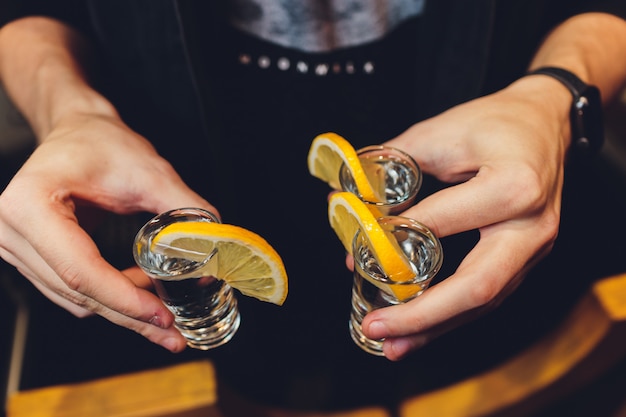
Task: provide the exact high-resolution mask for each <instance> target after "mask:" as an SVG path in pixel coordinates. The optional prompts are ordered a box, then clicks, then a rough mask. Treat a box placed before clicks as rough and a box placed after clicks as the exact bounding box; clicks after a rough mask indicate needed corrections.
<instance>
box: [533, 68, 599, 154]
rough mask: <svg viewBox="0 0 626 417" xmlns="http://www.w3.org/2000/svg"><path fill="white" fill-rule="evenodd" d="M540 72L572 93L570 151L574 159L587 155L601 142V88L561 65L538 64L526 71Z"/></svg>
mask: <svg viewBox="0 0 626 417" xmlns="http://www.w3.org/2000/svg"><path fill="white" fill-rule="evenodd" d="M533 74H543V75H548V76H550V77H552V78H555V79H556V80H558V81H560V82H561V83H562V84H563V85H564V86H565V87H567V89H568V90H569V91H570V92H571V93H572V97H573V101H572V107H571V109H570V123H571V131H572V146H571V155H572V157H573V158H574V159H578V160H584V159H589V158H590V157H592V156H593V155H595V154H596V153H598V151H600V148H602V144H603V143H604V120H603V114H602V100H601V97H600V90H598V88H597V87H595V86H593V85H589V84H586V83H584V82H583V81H582V80H581V79H580V78H578V77H577V76H576V75H575V74H574V73H572V72H570V71H568V70H565V69H563V68H556V67H541V68H537V69H535V70H533V71H530V72H528V73H527V74H526V75H533Z"/></svg>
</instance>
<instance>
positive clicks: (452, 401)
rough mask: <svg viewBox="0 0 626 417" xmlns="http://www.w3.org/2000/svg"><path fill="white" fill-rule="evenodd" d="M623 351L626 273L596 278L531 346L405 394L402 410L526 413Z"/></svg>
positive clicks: (406, 416)
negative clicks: (472, 373) (469, 374)
mask: <svg viewBox="0 0 626 417" xmlns="http://www.w3.org/2000/svg"><path fill="white" fill-rule="evenodd" d="M625 355H626V274H624V275H619V276H615V277H610V278H606V279H603V280H600V281H599V282H597V283H596V284H595V285H594V286H593V287H592V289H591V291H590V292H589V293H588V294H587V296H586V297H585V298H584V299H583V300H581V302H580V303H579V304H578V305H577V307H576V309H575V310H574V311H573V312H572V313H571V314H570V316H569V318H568V319H567V320H566V321H565V322H564V323H563V325H562V326H561V327H560V328H558V329H556V330H555V331H554V332H552V333H551V334H550V335H548V336H547V337H546V338H545V339H543V340H541V341H539V342H538V343H537V344H536V345H534V346H533V347H531V348H529V349H528V350H527V351H525V352H523V353H521V354H520V355H518V356H516V357H514V358H512V359H511V360H509V361H507V362H505V363H504V364H502V365H501V366H499V367H497V368H495V369H493V370H491V371H488V372H486V373H484V374H481V375H478V376H476V377H473V378H470V379H468V380H465V381H462V382H460V383H458V384H455V385H452V386H450V387H446V388H444V389H441V390H438V391H435V392H431V393H427V394H424V395H420V396H417V397H414V398H410V399H408V400H406V401H405V402H404V403H403V404H402V405H401V407H400V416H401V417H413V416H456V417H469V416H481V417H485V416H507V417H514V416H527V415H529V414H530V413H531V412H532V411H537V410H539V409H540V408H541V407H542V406H544V405H546V404H548V403H550V402H553V401H556V400H557V399H560V398H562V397H563V396H564V395H567V394H568V393H570V392H572V391H573V390H574V389H575V388H578V387H580V386H582V385H584V384H585V383H588V382H590V381H592V380H593V379H594V378H595V377H597V376H598V375H600V374H601V373H602V372H603V371H605V370H606V369H607V368H608V367H609V366H611V365H612V364H614V363H616V362H617V361H618V360H619V359H621V358H623V357H624V356H625ZM625 392H626V391H625Z"/></svg>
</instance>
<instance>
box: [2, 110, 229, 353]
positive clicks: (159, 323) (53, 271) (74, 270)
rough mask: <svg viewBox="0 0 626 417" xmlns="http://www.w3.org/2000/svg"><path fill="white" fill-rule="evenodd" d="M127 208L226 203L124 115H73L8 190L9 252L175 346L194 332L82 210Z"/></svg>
mask: <svg viewBox="0 0 626 417" xmlns="http://www.w3.org/2000/svg"><path fill="white" fill-rule="evenodd" d="M90 207H92V208H93V207H96V208H99V209H104V210H108V211H111V212H115V213H119V214H127V213H133V212H138V211H148V212H153V213H160V212H163V211H166V210H169V209H172V208H177V207H201V208H205V209H208V210H211V211H212V212H214V213H217V211H216V209H215V208H214V207H213V206H211V205H210V204H209V203H208V202H207V201H205V200H204V199H202V198H201V197H200V196H199V195H197V194H196V193H194V192H193V191H192V190H190V189H189V188H188V187H187V186H186V185H185V184H184V183H183V181H182V180H181V178H180V177H179V176H178V174H177V173H176V172H175V171H174V170H173V168H172V167H171V165H170V164H169V163H168V162H167V161H165V160H164V159H163V158H161V157H160V156H159V155H158V154H157V152H156V151H155V149H154V148H153V147H152V145H151V144H150V143H149V142H148V141H147V140H145V139H144V138H142V137H141V136H139V135H137V134H136V133H134V132H132V131H131V130H130V129H129V128H128V127H127V126H126V125H124V124H123V122H121V121H120V119H119V118H117V117H116V116H115V115H110V116H109V115H102V114H97V115H93V114H73V115H72V116H71V117H65V118H64V119H63V120H61V121H60V122H59V123H57V124H56V126H55V128H54V129H53V130H52V131H51V132H50V133H49V134H48V135H47V136H46V137H45V138H44V140H43V141H42V144H41V145H40V146H39V147H38V148H37V149H36V150H35V152H34V153H33V154H32V156H31V157H30V158H29V159H28V161H27V162H26V163H25V164H24V165H23V167H22V168H21V169H20V170H19V171H18V172H17V174H16V175H15V176H14V178H13V179H12V180H11V182H10V183H9V185H8V186H7V188H6V189H5V190H4V192H3V193H2V194H1V195H0V256H1V257H2V258H3V259H4V260H6V261H7V262H9V263H10V264H12V265H14V266H15V267H16V268H17V269H18V270H19V271H20V272H21V273H22V274H23V275H24V276H25V277H26V278H28V279H29V280H30V281H31V282H32V283H33V284H34V285H35V286H36V287H37V288H38V289H39V290H40V291H41V292H42V293H43V294H44V295H46V296H47V297H48V298H49V299H50V300H52V301H54V302H55V303H57V304H58V305H60V306H62V307H64V308H65V309H67V310H68V311H70V312H71V313H73V314H75V315H77V316H84V315H86V314H90V313H96V314H99V315H101V316H103V317H105V318H107V319H108V320H110V321H112V322H114V323H116V324H118V325H121V326H124V327H126V328H129V329H132V330H134V331H136V332H138V333H140V334H142V335H143V336H145V337H146V338H148V339H149V340H151V341H152V342H154V343H157V344H159V345H161V346H163V347H165V348H167V349H169V350H170V351H173V352H176V351H181V350H183V349H184V348H185V340H184V338H183V337H182V336H181V335H180V333H179V332H178V331H177V330H176V329H175V328H174V327H173V326H172V323H173V316H172V314H171V313H170V312H169V311H168V310H167V309H166V308H165V306H164V305H163V303H162V302H161V301H160V300H159V298H157V297H156V296H155V295H153V294H152V293H151V292H149V291H147V290H145V289H143V288H142V287H144V286H147V285H149V282H148V279H147V277H146V276H145V275H144V274H143V273H142V272H141V271H140V270H139V269H138V268H136V267H135V268H131V269H129V270H126V271H118V270H116V269H115V268H113V267H112V266H111V265H110V264H108V263H107V262H106V261H105V260H104V259H103V258H102V256H101V255H100V252H99V251H98V248H97V247H96V245H95V243H94V242H93V241H92V239H91V238H90V237H89V235H88V233H87V232H86V231H85V229H84V228H83V224H84V222H86V221H88V219H86V218H85V217H84V216H82V215H81V213H82V211H81V209H82V208H90Z"/></svg>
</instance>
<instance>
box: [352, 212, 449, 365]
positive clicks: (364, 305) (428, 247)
mask: <svg viewBox="0 0 626 417" xmlns="http://www.w3.org/2000/svg"><path fill="white" fill-rule="evenodd" d="M378 222H379V224H380V225H381V226H382V227H383V229H385V230H387V231H389V232H391V235H392V236H393V238H394V239H395V240H396V241H397V242H398V245H399V246H400V248H401V249H402V251H403V252H404V254H405V255H406V256H407V258H408V259H409V262H410V264H411V267H412V268H413V270H414V272H415V278H414V279H412V280H410V281H394V280H393V279H392V278H390V277H388V276H386V275H385V274H384V273H383V272H382V269H381V267H380V266H379V265H378V263H377V261H376V259H375V258H374V256H373V254H372V251H371V249H370V247H369V246H368V242H367V239H366V238H365V236H364V235H363V234H361V233H360V232H357V234H356V235H355V237H354V240H353V245H352V248H353V251H352V254H353V256H354V283H353V286H352V309H351V313H350V323H349V328H350V335H351V336H352V339H353V340H354V342H355V343H356V344H357V346H359V347H360V348H361V349H363V350H364V351H366V352H368V353H371V354H373V355H377V356H383V341H384V339H378V340H374V339H370V338H368V337H366V336H365V335H364V334H363V331H362V328H361V323H362V322H363V318H364V317H365V315H366V314H367V313H369V312H371V311H373V310H375V309H378V308H383V307H388V306H391V305H396V304H402V303H406V302H408V301H410V300H412V299H414V298H415V297H417V296H419V295H420V294H422V293H423V292H424V290H426V289H427V288H428V286H429V285H430V282H431V281H432V279H433V277H434V276H435V275H436V274H437V272H439V269H440V268H441V264H442V263H443V251H442V248H441V243H440V241H439V239H438V238H437V237H436V236H435V235H434V234H433V233H432V232H431V231H430V230H429V229H428V228H427V227H426V226H424V225H422V224H421V223H419V222H417V221H415V220H413V219H409V218H406V217H400V216H387V217H381V218H380V219H378Z"/></svg>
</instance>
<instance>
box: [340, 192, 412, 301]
mask: <svg viewBox="0 0 626 417" xmlns="http://www.w3.org/2000/svg"><path fill="white" fill-rule="evenodd" d="M328 220H329V222H330V226H331V227H332V229H333V230H334V231H335V234H336V235H337V237H339V240H340V241H341V243H342V244H343V247H344V248H345V249H346V251H347V252H348V253H349V254H351V255H352V241H353V239H354V236H355V235H356V233H357V231H359V230H360V232H361V233H363V234H364V235H365V237H366V239H367V241H368V243H369V247H370V249H371V251H372V254H373V255H374V258H375V259H376V262H377V263H378V265H379V266H380V268H381V270H382V272H383V273H384V274H385V276H387V277H388V278H389V279H390V280H392V281H395V282H407V281H411V280H413V279H414V278H415V276H416V275H417V274H416V271H415V270H414V269H413V267H412V265H411V263H410V262H409V259H408V258H407V257H406V255H405V254H404V252H402V249H400V246H399V245H398V242H397V241H396V239H395V238H394V237H393V236H392V235H391V233H390V232H388V231H386V230H384V229H383V228H382V227H381V226H380V225H379V224H378V221H377V220H376V217H375V216H374V214H372V212H371V211H370V210H369V208H368V207H367V205H366V204H365V203H363V202H362V201H361V200H360V199H359V198H358V197H357V196H355V195H354V194H352V193H349V192H345V191H344V192H338V193H334V194H333V195H331V196H330V200H329V203H328ZM364 278H365V279H367V280H368V281H369V282H371V283H372V284H374V285H375V286H377V287H378V288H380V289H381V290H383V291H385V292H387V293H389V294H393V295H394V296H395V297H396V298H397V299H398V300H400V301H403V300H406V299H408V298H410V297H412V296H413V295H415V294H416V293H418V292H419V291H421V290H422V288H421V286H420V285H418V284H416V285H405V284H387V283H384V282H381V281H377V280H375V279H373V278H370V277H368V276H364Z"/></svg>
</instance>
